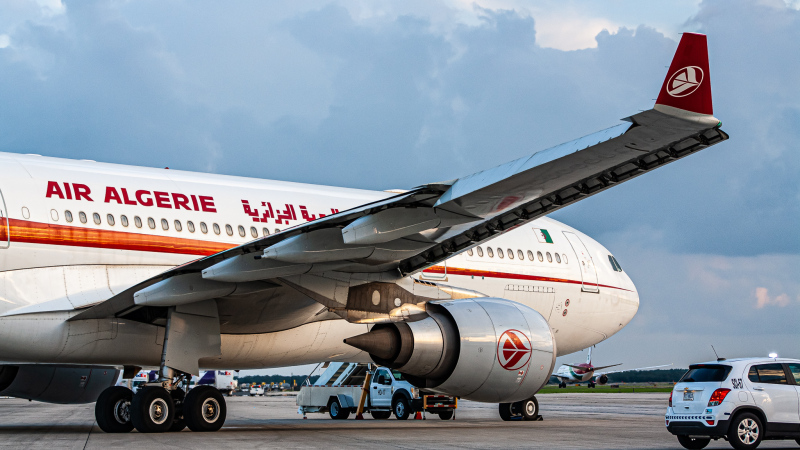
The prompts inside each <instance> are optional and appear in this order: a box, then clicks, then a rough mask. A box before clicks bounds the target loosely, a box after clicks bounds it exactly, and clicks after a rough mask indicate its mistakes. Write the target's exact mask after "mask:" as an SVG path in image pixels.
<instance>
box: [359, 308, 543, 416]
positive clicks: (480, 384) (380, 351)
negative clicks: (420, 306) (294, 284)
mask: <svg viewBox="0 0 800 450" xmlns="http://www.w3.org/2000/svg"><path fill="white" fill-rule="evenodd" d="M426 311H427V313H428V317H426V318H424V319H422V320H418V321H415V322H396V323H390V324H379V325H375V326H374V327H373V328H372V329H371V330H370V331H369V332H368V333H365V334H362V335H359V336H355V337H352V338H348V339H345V341H344V342H345V343H346V344H349V345H352V346H353V347H356V348H358V349H361V350H364V351H366V352H367V353H369V354H370V357H371V358H372V360H373V361H375V363H376V364H380V365H383V366H387V367H391V368H393V369H397V370H398V371H400V372H401V373H402V374H403V375H404V376H405V377H406V378H407V379H408V380H409V382H411V383H412V384H414V385H416V386H417V387H420V388H425V389H428V390H431V391H433V392H439V393H443V394H447V395H454V396H457V397H461V398H465V399H468V400H475V401H482V402H496V403H506V402H514V401H519V400H525V399H528V398H530V397H531V396H533V394H535V393H536V392H537V391H538V390H539V389H541V387H542V386H544V384H545V383H546V382H547V381H548V380H549V379H550V374H551V373H552V370H553V366H554V364H555V355H556V351H555V340H554V339H553V336H552V334H551V332H550V326H549V324H548V323H547V321H546V320H545V319H544V317H542V315H541V314H539V313H538V312H536V311H535V310H534V309H532V308H528V307H527V306H525V305H522V304H519V303H516V302H512V301H510V300H505V299H499V298H475V299H462V300H449V301H435V302H429V303H427V307H426Z"/></svg>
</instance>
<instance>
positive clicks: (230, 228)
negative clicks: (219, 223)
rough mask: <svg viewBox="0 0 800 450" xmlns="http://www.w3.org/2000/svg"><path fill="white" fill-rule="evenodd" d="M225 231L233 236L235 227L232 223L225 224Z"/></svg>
mask: <svg viewBox="0 0 800 450" xmlns="http://www.w3.org/2000/svg"><path fill="white" fill-rule="evenodd" d="M225 232H226V233H228V236H233V227H232V226H230V225H225Z"/></svg>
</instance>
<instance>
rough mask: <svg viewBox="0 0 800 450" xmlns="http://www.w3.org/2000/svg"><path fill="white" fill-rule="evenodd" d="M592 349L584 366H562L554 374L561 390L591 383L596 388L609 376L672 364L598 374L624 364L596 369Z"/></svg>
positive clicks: (590, 348) (604, 382)
mask: <svg viewBox="0 0 800 450" xmlns="http://www.w3.org/2000/svg"><path fill="white" fill-rule="evenodd" d="M592 348H594V347H589V354H588V355H587V356H586V362H585V363H582V364H562V365H561V366H560V367H559V368H558V370H557V371H556V372H555V373H554V374H553V376H554V377H556V378H558V379H559V381H560V383H559V384H558V387H559V388H565V387H567V383H583V382H584V381H588V382H589V387H590V388H593V387H596V386H597V385H598V384H600V385H603V384H606V383H608V375H610V374H612V373H622V372H634V371H637V370H649V369H658V368H661V367H669V366H671V365H672V364H662V365H659V366H649V367H639V368H637V369H625V370H611V371H606V372H598V370H603V369H608V368H610V367H616V366H621V365H622V363H618V364H611V365H609V366H599V367H595V366H593V365H592Z"/></svg>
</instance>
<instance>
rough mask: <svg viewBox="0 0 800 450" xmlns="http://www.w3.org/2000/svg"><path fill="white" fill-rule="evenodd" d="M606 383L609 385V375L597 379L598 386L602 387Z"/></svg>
mask: <svg viewBox="0 0 800 450" xmlns="http://www.w3.org/2000/svg"><path fill="white" fill-rule="evenodd" d="M606 383H608V375H600V376H599V377H597V384H599V385H601V386H602V385H604V384H606Z"/></svg>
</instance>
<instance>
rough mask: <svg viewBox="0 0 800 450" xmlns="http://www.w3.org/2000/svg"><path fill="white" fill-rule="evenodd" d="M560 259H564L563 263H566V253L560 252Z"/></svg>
mask: <svg viewBox="0 0 800 450" xmlns="http://www.w3.org/2000/svg"><path fill="white" fill-rule="evenodd" d="M561 259H563V260H564V264H567V255H566V254H564V253H562V254H561Z"/></svg>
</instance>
